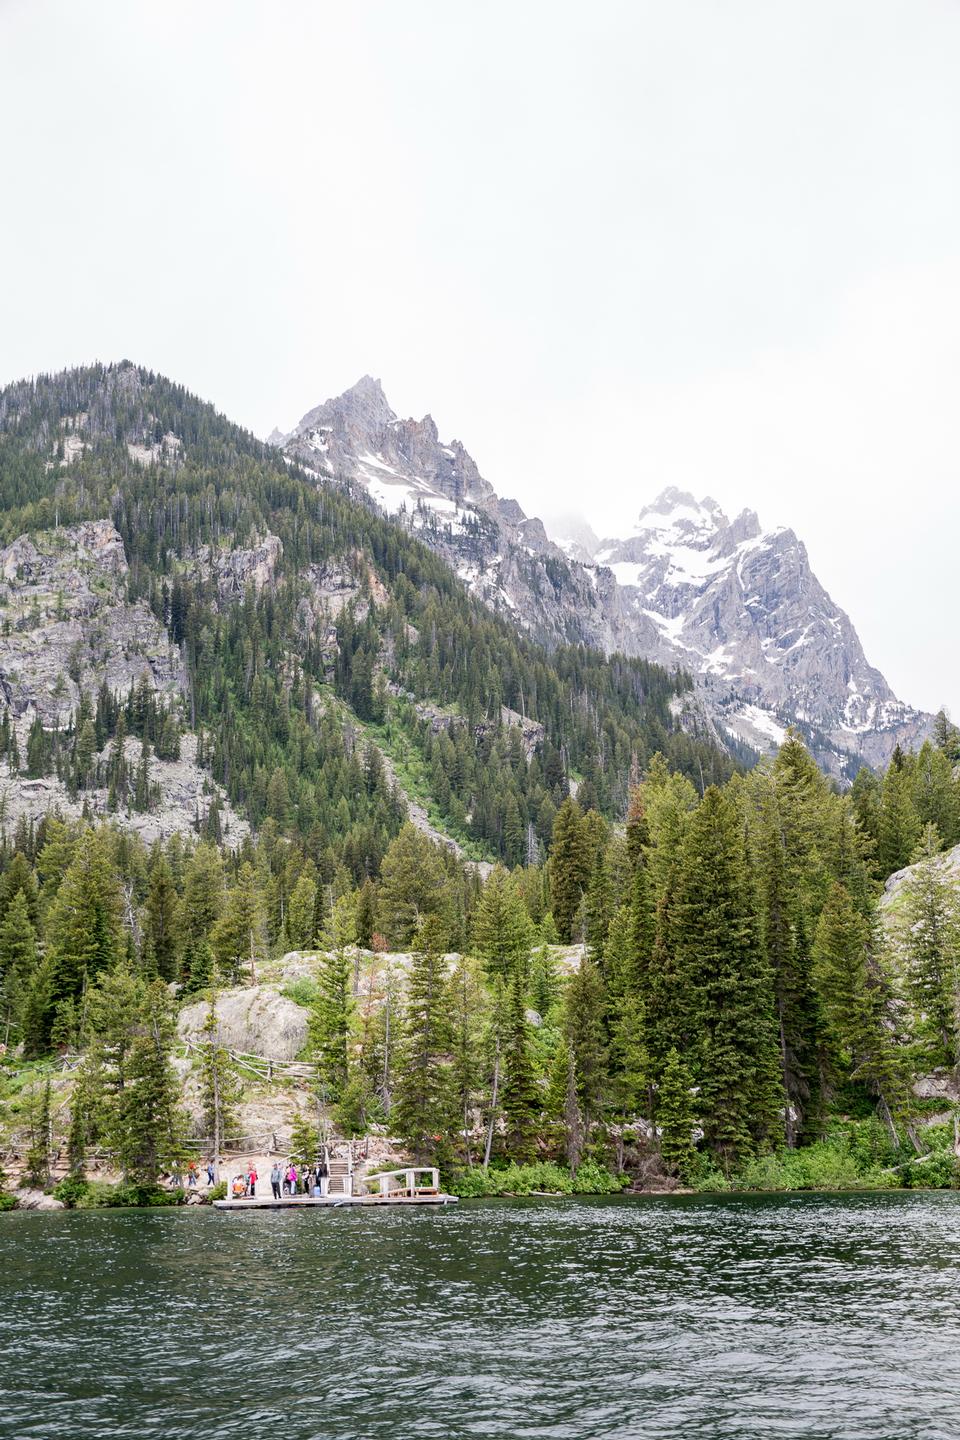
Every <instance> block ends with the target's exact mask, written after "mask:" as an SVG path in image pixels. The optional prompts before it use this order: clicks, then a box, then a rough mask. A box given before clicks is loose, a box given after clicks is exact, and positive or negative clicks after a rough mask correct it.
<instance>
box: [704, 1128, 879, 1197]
mask: <svg viewBox="0 0 960 1440" xmlns="http://www.w3.org/2000/svg"><path fill="white" fill-rule="evenodd" d="M730 1183H731V1186H732V1188H733V1189H735V1190H886V1189H890V1188H892V1187H895V1186H896V1185H897V1183H898V1181H897V1178H896V1174H895V1173H891V1171H889V1170H888V1169H884V1168H883V1167H882V1166H881V1165H879V1164H877V1163H876V1162H875V1160H874V1159H873V1157H872V1155H871V1153H870V1148H869V1146H866V1147H865V1146H852V1145H851V1144H850V1137H849V1136H847V1135H837V1136H836V1137H834V1138H831V1139H829V1140H822V1141H819V1142H818V1143H817V1144H815V1145H807V1146H805V1147H804V1148H803V1149H800V1150H778V1151H777V1152H776V1153H775V1154H772V1155H760V1156H757V1157H756V1158H755V1159H753V1160H750V1161H748V1162H747V1164H746V1165H744V1166H743V1168H742V1169H741V1170H740V1171H739V1172H738V1173H737V1174H736V1175H735V1176H733V1177H732V1179H731V1182H730Z"/></svg>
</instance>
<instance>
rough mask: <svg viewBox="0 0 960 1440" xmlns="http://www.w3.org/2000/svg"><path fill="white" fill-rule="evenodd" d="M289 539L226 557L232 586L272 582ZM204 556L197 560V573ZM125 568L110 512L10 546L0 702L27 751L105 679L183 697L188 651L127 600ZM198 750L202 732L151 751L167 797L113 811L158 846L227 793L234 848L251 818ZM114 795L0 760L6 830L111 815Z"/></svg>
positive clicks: (0, 581)
mask: <svg viewBox="0 0 960 1440" xmlns="http://www.w3.org/2000/svg"><path fill="white" fill-rule="evenodd" d="M279 547H280V541H279V540H278V539H277V538H276V536H268V537H267V538H266V540H265V541H264V543H263V544H262V545H261V546H259V547H258V548H256V549H254V550H249V551H245V550H236V551H226V552H224V553H223V555H222V556H221V555H219V554H218V555H217V557H216V571H215V573H216V578H217V583H218V589H219V590H220V592H221V594H223V595H224V596H225V597H226V596H228V595H233V594H236V593H238V591H239V592H241V593H242V591H243V589H244V588H245V586H246V585H248V584H251V583H253V584H256V585H258V586H259V585H262V584H266V583H269V579H270V577H271V576H272V572H273V567H274V566H275V565H276V559H277V556H278V555H279ZM202 563H203V562H202V560H201V559H199V558H198V560H197V562H196V564H197V569H198V570H199V569H200V567H201V564H202ZM207 563H208V565H209V564H211V563H212V562H210V561H209V559H208V561H207ZM126 576H127V562H126V559H125V556H124V551H123V541H122V539H121V537H120V535H119V534H118V532H117V530H116V529H115V528H114V526H113V525H112V524H111V522H110V521H109V520H93V521H87V522H85V523H84V524H81V525H74V526H71V527H69V528H64V529H62V530H54V531H45V532H41V533H39V534H36V535H33V536H32V537H31V536H26V535H21V536H20V537H19V538H18V539H16V540H14V541H13V542H12V543H11V544H10V545H8V546H6V548H5V549H3V550H0V704H2V705H3V706H4V707H5V708H6V710H7V712H8V714H9V716H10V719H11V721H12V723H13V725H14V728H15V729H16V732H17V741H18V745H19V748H20V754H21V756H23V755H25V754H26V743H27V734H28V732H29V729H30V726H31V725H32V723H33V721H34V720H35V719H36V718H37V717H39V719H40V721H41V723H42V724H43V725H44V727H45V728H47V729H53V728H54V727H60V728H63V727H65V726H67V725H68V724H69V722H70V721H71V719H72V718H73V716H74V715H75V713H76V710H77V706H78V705H79V703H80V699H81V696H82V695H84V694H86V695H88V696H90V697H93V698H95V696H96V694H97V691H98V690H99V689H100V686H101V685H103V684H105V685H106V686H107V688H108V689H109V690H111V691H113V693H114V694H115V695H117V696H118V697H126V695H127V694H128V693H129V691H130V689H131V688H132V687H133V686H134V685H137V684H138V683H140V682H141V681H142V680H146V682H147V684H148V686H149V688H150V689H151V690H154V691H156V692H157V693H158V694H160V695H162V696H163V697H164V699H165V700H166V701H167V702H168V703H169V702H171V701H179V699H180V697H181V696H182V694H183V691H184V688H185V678H186V677H185V673H184V669H183V663H182V659H181V655H180V651H179V649H178V648H177V646H175V645H174V644H172V643H171V640H170V637H169V634H168V633H167V631H166V629H165V628H164V626H163V625H161V623H160V622H159V621H158V620H157V618H156V616H155V615H154V614H153V612H152V611H151V610H150V609H149V607H148V606H146V605H144V604H141V603H139V602H137V603H136V604H131V603H130V602H129V601H128V600H127V599H126V593H125V583H126ZM108 748H109V747H108ZM105 755H106V751H104V752H103V755H102V756H101V757H100V758H101V759H102V758H105ZM196 755H197V738H196V736H195V735H190V734H187V735H184V736H183V739H182V742H181V750H180V758H179V759H178V760H158V759H157V757H156V756H155V755H154V756H152V757H151V759H150V762H149V779H150V781H151V783H154V784H156V785H158V786H159V789H160V796H161V798H160V803H159V805H158V806H157V807H156V808H155V809H153V810H150V811H147V812H144V813H130V814H127V813H125V812H123V811H121V812H118V813H116V814H115V815H114V817H113V818H115V819H116V820H117V822H118V823H119V824H121V825H123V827H124V828H125V829H128V830H133V831H135V832H136V833H137V834H139V835H140V836H141V837H142V838H143V839H144V841H145V842H146V843H148V844H150V843H152V842H153V841H154V840H158V839H167V838H168V837H169V836H170V835H173V834H175V833H179V834H183V835H187V834H190V833H192V832H193V830H194V828H195V826H196V824H197V822H198V820H202V819H203V818H204V817H205V816H206V814H207V812H208V811H209V809H210V806H211V804H212V802H213V798H214V796H216V797H217V801H218V805H219V809H220V813H221V817H222V823H223V827H224V839H225V841H226V843H227V844H228V845H231V846H235V845H238V844H240V842H241V841H242V839H243V838H244V836H245V835H246V834H248V832H249V827H248V825H247V824H246V822H245V821H244V820H242V819H241V818H240V817H239V816H238V815H237V814H236V813H235V812H234V811H233V809H232V807H231V806H230V804H229V801H228V800H227V797H226V795H225V794H224V792H223V791H222V790H221V789H220V787H219V786H217V785H215V784H214V783H213V781H212V780H211V778H210V776H209V774H208V773H207V772H205V771H204V770H202V769H201V768H200V767H199V766H198V765H197V763H196ZM126 756H127V760H128V763H129V764H130V765H131V767H132V768H134V767H135V766H136V764H137V763H138V760H139V756H140V742H139V741H137V740H133V739H128V740H127V742H126ZM108 800H109V796H108V793H107V791H106V790H97V789H91V790H85V791H83V792H81V793H80V794H79V795H78V796H77V797H75V798H73V799H71V798H70V796H69V795H68V793H67V789H66V787H65V786H64V784H63V783H62V781H60V780H59V779H57V777H56V776H54V775H49V776H44V777H40V778H31V777H29V776H26V775H22V774H11V773H10V771H9V768H8V766H7V762H6V761H2V762H0V827H5V828H6V829H7V830H8V831H12V830H13V829H14V827H15V826H16V824H17V822H18V820H20V819H21V818H26V819H28V820H33V821H36V820H39V819H40V817H41V816H43V815H45V814H47V813H48V812H50V811H52V810H59V812H60V813H61V815H63V816H64V817H65V818H73V819H79V818H80V816H81V815H82V813H83V808H84V805H86V807H87V808H88V809H89V811H90V813H91V814H93V815H103V816H106V815H108V814H109V813H110V812H109V810H108Z"/></svg>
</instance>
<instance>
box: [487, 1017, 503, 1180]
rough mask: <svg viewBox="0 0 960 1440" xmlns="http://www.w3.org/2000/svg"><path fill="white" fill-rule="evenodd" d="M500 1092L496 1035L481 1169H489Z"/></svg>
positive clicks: (498, 1052) (498, 1043)
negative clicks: (491, 1085)
mask: <svg viewBox="0 0 960 1440" xmlns="http://www.w3.org/2000/svg"><path fill="white" fill-rule="evenodd" d="M499 1090H500V1035H499V1033H498V1034H497V1048H496V1051H495V1054H494V1059H493V1089H492V1091H491V1094H490V1123H489V1125H488V1126H487V1143H486V1145H485V1146H484V1151H483V1168H484V1170H489V1168H490V1151H491V1150H492V1149H493V1127H494V1126H495V1125H496V1123H497V1095H498V1093H499Z"/></svg>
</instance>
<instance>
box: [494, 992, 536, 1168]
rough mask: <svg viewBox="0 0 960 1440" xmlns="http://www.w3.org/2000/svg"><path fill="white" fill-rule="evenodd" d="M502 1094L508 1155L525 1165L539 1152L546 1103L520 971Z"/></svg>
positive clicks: (510, 1011)
mask: <svg viewBox="0 0 960 1440" xmlns="http://www.w3.org/2000/svg"><path fill="white" fill-rule="evenodd" d="M501 1093H502V1104H503V1115H504V1120H505V1122H506V1134H505V1137H504V1140H505V1149H506V1154H507V1155H508V1156H509V1158H510V1159H511V1160H516V1161H518V1162H519V1163H521V1164H522V1163H525V1162H526V1161H529V1160H532V1159H533V1158H534V1155H535V1153H536V1123H537V1118H538V1116H539V1114H540V1111H541V1109H542V1108H543V1106H542V1097H541V1094H540V1087H539V1085H538V1084H537V1076H536V1070H535V1067H534V1063H533V1055H532V1050H531V1038H530V1025H529V1022H528V1021H527V1015H526V993H525V990H524V983H523V975H522V974H521V973H520V971H518V970H517V971H514V973H513V975H512V977H511V979H510V986H509V991H508V996H507V1015H506V1025H505V1035H504V1044H503V1085H502V1091H501Z"/></svg>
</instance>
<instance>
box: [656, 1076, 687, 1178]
mask: <svg viewBox="0 0 960 1440" xmlns="http://www.w3.org/2000/svg"><path fill="white" fill-rule="evenodd" d="M692 1091H693V1083H692V1080H691V1077H690V1072H689V1070H688V1069H687V1067H686V1066H685V1065H684V1063H683V1061H682V1060H681V1059H680V1056H679V1055H678V1054H677V1052H676V1050H671V1051H670V1053H669V1054H668V1055H667V1061H666V1065H665V1066H664V1069H663V1077H662V1079H661V1081H660V1088H659V1096H658V1103H657V1122H658V1130H659V1136H660V1154H661V1156H662V1158H663V1163H664V1166H665V1167H666V1170H667V1173H668V1174H669V1175H677V1176H679V1178H680V1179H681V1180H683V1179H686V1178H687V1176H688V1175H689V1173H690V1167H691V1165H692V1164H693V1160H694V1156H695V1154H696V1150H695V1148H694V1144H693V1126H694V1106H693V1093H692Z"/></svg>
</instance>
